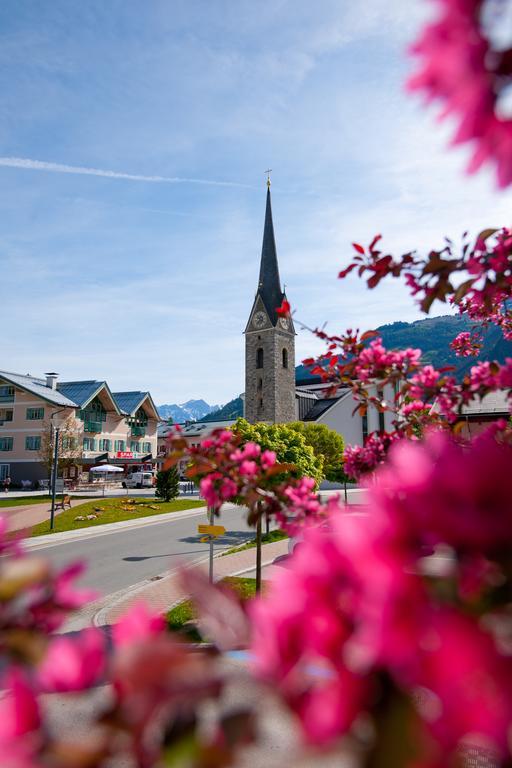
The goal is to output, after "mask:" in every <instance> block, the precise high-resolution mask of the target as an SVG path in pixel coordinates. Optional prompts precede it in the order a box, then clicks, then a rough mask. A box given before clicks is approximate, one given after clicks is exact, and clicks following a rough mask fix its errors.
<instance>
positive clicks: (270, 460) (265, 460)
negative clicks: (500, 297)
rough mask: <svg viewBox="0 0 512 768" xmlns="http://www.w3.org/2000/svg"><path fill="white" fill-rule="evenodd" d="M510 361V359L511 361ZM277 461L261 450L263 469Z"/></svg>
mask: <svg viewBox="0 0 512 768" xmlns="http://www.w3.org/2000/svg"><path fill="white" fill-rule="evenodd" d="M511 362H512V361H511ZM276 461H277V456H276V453H275V451H263V453H262V454H261V466H262V467H263V469H270V467H273V466H274V464H275V463H276Z"/></svg>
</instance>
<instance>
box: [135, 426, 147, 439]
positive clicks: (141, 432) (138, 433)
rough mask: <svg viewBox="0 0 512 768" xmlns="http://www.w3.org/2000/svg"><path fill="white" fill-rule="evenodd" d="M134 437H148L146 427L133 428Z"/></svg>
mask: <svg viewBox="0 0 512 768" xmlns="http://www.w3.org/2000/svg"><path fill="white" fill-rule="evenodd" d="M131 433H132V437H146V427H132V428H131Z"/></svg>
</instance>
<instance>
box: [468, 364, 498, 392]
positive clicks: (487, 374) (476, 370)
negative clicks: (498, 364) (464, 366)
mask: <svg viewBox="0 0 512 768" xmlns="http://www.w3.org/2000/svg"><path fill="white" fill-rule="evenodd" d="M469 375H470V378H471V389H472V390H474V391H475V392H476V391H477V390H479V389H480V388H482V387H483V388H486V389H495V388H496V387H497V385H498V377H497V375H496V372H495V371H493V366H491V363H489V362H487V361H486V362H483V363H478V365H474V366H473V367H472V368H471V371H470V374H469Z"/></svg>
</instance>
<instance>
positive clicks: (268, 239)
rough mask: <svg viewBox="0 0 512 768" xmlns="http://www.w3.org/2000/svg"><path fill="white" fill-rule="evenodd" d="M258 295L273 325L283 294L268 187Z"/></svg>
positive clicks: (268, 189) (268, 188)
mask: <svg viewBox="0 0 512 768" xmlns="http://www.w3.org/2000/svg"><path fill="white" fill-rule="evenodd" d="M258 295H259V296H261V299H262V301H263V303H264V305H265V308H266V310H267V312H268V316H269V317H270V320H271V321H272V323H273V324H274V325H275V324H276V322H277V313H276V309H277V308H278V307H280V306H281V303H282V301H283V296H284V294H283V292H282V290H281V281H280V279H279V266H278V264H277V251H276V240H275V237H274V224H273V222H272V205H271V201H270V185H268V187H267V207H266V210H265V227H264V230H263V246H262V248H261V265H260V279H259V282H258Z"/></svg>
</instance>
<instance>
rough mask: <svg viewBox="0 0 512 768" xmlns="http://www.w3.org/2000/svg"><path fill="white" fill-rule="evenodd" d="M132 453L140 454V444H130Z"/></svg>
mask: <svg viewBox="0 0 512 768" xmlns="http://www.w3.org/2000/svg"><path fill="white" fill-rule="evenodd" d="M130 451H131V452H132V453H140V443H134V442H131V443H130Z"/></svg>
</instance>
